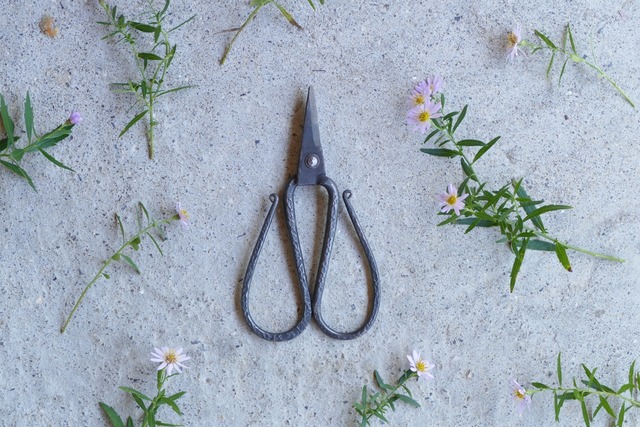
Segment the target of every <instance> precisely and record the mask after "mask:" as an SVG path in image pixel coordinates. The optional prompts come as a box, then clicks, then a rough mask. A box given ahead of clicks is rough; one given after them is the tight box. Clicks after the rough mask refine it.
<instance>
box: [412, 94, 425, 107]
mask: <svg viewBox="0 0 640 427" xmlns="http://www.w3.org/2000/svg"><path fill="white" fill-rule="evenodd" d="M413 101H414V102H415V104H416V105H422V104H424V96H422V95H416V97H415V99H414V100H413Z"/></svg>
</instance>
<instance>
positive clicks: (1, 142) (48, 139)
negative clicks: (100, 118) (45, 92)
mask: <svg viewBox="0 0 640 427" xmlns="http://www.w3.org/2000/svg"><path fill="white" fill-rule="evenodd" d="M0 116H2V128H4V131H5V133H6V136H5V137H4V138H2V139H0V164H2V165H3V166H4V167H6V168H7V169H9V170H10V171H11V172H13V173H15V174H16V175H18V176H20V177H22V178H24V179H25V180H26V181H27V183H28V184H29V185H30V186H31V188H33V189H34V190H36V187H35V184H34V183H33V180H32V179H31V177H30V176H29V174H28V173H27V171H26V170H24V169H23V168H22V166H21V162H22V159H23V157H24V155H25V154H28V153H35V152H39V153H40V154H42V155H43V156H44V158H45V159H47V160H48V161H50V162H51V163H53V164H54V165H56V166H58V167H59V168H62V169H66V170H69V171H72V172H74V170H73V169H71V168H70V167H68V166H65V165H64V164H63V163H62V162H60V161H59V160H57V159H56V158H55V157H53V156H52V155H51V154H49V152H47V151H46V149H49V148H51V147H53V146H55V145H56V144H58V143H59V142H60V141H62V140H63V139H66V138H68V137H69V136H70V135H71V132H72V130H73V127H74V124H72V123H71V122H70V121H69V120H67V121H65V122H64V123H62V124H61V125H60V126H58V127H57V128H55V129H53V130H52V131H50V132H47V133H45V134H44V135H40V136H38V134H37V133H36V130H35V125H34V115H33V107H32V106H31V97H30V96H29V92H27V97H26V99H25V101H24V124H25V128H26V133H27V145H25V146H24V147H18V146H17V145H16V142H17V141H18V140H19V139H20V136H18V135H14V133H15V123H14V121H13V119H12V118H11V116H10V115H9V109H8V108H7V104H6V103H5V100H4V96H2V94H0Z"/></svg>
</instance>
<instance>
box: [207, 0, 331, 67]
mask: <svg viewBox="0 0 640 427" xmlns="http://www.w3.org/2000/svg"><path fill="white" fill-rule="evenodd" d="M307 1H308V2H309V5H310V6H311V7H312V8H313V9H314V10H315V8H316V6H315V4H314V3H313V0H307ZM319 2H320V4H324V0H319ZM270 3H271V4H273V5H275V6H276V7H277V8H278V10H279V11H280V13H281V14H282V16H284V17H285V19H286V20H287V21H289V23H290V24H291V25H293V26H295V27H296V28H298V29H302V27H301V26H300V24H298V23H297V22H296V20H295V19H293V16H292V15H291V14H290V13H289V12H288V11H287V10H286V9H285V8H284V7H283V6H282V5H281V4H279V3H278V2H276V1H275V0H251V6H252V7H253V11H251V13H250V14H249V16H248V17H247V19H246V20H245V21H244V23H243V24H242V26H240V28H237V29H234V30H233V31H235V34H234V36H233V38H232V39H231V42H229V44H228V45H227V47H226V48H225V50H224V53H223V54H222V58H220V65H223V64H224V62H225V61H226V60H227V56H228V55H229V52H230V51H231V48H232V47H233V44H234V43H235V42H236V39H237V38H238V36H239V35H240V33H242V31H243V30H244V29H245V28H246V27H247V25H249V22H251V20H252V19H254V18H255V17H256V15H257V14H258V12H259V11H260V9H262V7H263V6H266V5H268V4H270Z"/></svg>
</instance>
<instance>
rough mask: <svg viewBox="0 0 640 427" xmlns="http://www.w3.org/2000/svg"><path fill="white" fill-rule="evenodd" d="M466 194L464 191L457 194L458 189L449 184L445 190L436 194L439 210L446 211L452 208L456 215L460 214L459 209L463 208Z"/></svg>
mask: <svg viewBox="0 0 640 427" xmlns="http://www.w3.org/2000/svg"><path fill="white" fill-rule="evenodd" d="M467 196H468V194H466V193H465V194H462V195H460V196H458V189H457V188H456V187H455V186H454V185H453V184H449V185H448V186H447V191H446V192H444V193H442V194H439V195H438V200H440V210H441V211H442V212H445V213H446V212H449V211H450V210H452V209H453V211H454V212H455V213H456V215H460V210H462V209H464V199H466V198H467Z"/></svg>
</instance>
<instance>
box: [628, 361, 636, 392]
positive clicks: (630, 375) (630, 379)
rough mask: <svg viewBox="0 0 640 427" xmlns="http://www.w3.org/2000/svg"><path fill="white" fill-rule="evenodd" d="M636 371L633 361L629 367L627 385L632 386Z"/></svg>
mask: <svg viewBox="0 0 640 427" xmlns="http://www.w3.org/2000/svg"><path fill="white" fill-rule="evenodd" d="M635 371H636V361H635V360H634V361H633V362H632V363H631V366H630V367H629V384H631V385H632V386H633V374H634V373H635Z"/></svg>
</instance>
